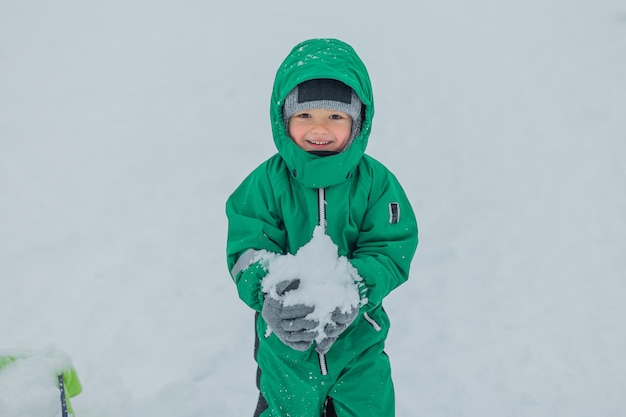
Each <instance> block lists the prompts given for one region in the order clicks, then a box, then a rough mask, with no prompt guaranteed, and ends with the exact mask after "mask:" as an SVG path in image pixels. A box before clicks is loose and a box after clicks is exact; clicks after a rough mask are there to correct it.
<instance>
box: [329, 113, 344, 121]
mask: <svg viewBox="0 0 626 417" xmlns="http://www.w3.org/2000/svg"><path fill="white" fill-rule="evenodd" d="M330 118H331V119H333V120H341V119H345V117H343V116H342V115H341V114H331V115H330Z"/></svg>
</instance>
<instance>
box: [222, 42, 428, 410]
mask: <svg viewBox="0 0 626 417" xmlns="http://www.w3.org/2000/svg"><path fill="white" fill-rule="evenodd" d="M373 114H374V105H373V99H372V89H371V84H370V80H369V75H368V73H367V70H366V68H365V65H364V64H363V62H362V61H361V59H360V58H359V56H358V55H357V54H356V52H355V51H354V50H353V49H352V47H351V46H349V45H347V44H346V43H344V42H342V41H339V40H336V39H312V40H308V41H305V42H302V43H300V44H298V45H296V46H295V47H294V48H293V50H292V51H291V53H290V54H289V55H288V56H287V58H286V59H285V60H284V62H283V63H282V65H281V66H280V68H279V69H278V72H277V74H276V79H275V81H274V88H273V92H272V98H271V105H270V117H271V122H272V134H273V137H274V143H275V145H276V147H277V148H278V153H277V154H276V155H274V156H273V157H271V158H270V159H268V160H267V161H265V162H264V163H263V164H261V165H260V166H259V167H258V168H257V169H255V170H254V171H253V172H252V173H251V174H250V175H249V176H248V177H247V178H246V179H245V180H244V181H243V183H242V184H241V185H240V186H239V187H238V188H237V190H235V192H234V193H233V194H232V195H231V196H230V198H229V199H228V201H227V203H226V213H227V216H228V220H229V228H228V241H227V260H228V267H229V269H230V270H231V275H232V278H233V280H234V281H235V283H236V285H237V290H238V293H239V297H240V298H241V299H242V300H243V301H244V302H245V303H246V304H247V305H248V306H250V307H251V308H252V309H254V310H255V311H256V312H257V313H256V332H257V338H256V346H255V359H256V361H257V363H258V373H257V386H258V388H259V391H260V395H259V401H258V405H257V410H256V412H255V414H254V415H255V417H270V416H272V417H278V416H295V417H320V416H322V415H324V416H331V415H333V416H338V417H354V416H359V417H367V416H372V417H374V416H375V417H392V416H393V415H394V392H393V384H392V380H391V370H390V364H389V360H388V357H387V355H386V354H385V352H384V351H383V348H384V342H385V339H386V336H387V332H388V330H389V319H388V317H387V315H386V313H385V311H384V310H383V308H382V301H383V298H384V297H385V296H386V295H387V294H389V293H390V292H391V291H392V290H393V289H395V288H396V287H397V286H399V285H400V284H402V283H403V282H405V281H406V280H407V279H408V276H409V267H410V263H411V260H412V258H413V255H414V253H415V249H416V247H417V224H416V221H415V216H414V214H413V210H412V208H411V205H410V203H409V200H408V198H407V197H406V195H405V193H404V191H403V189H402V187H401V186H400V184H399V183H398V181H397V179H396V178H395V177H394V176H393V174H391V173H390V172H389V171H388V170H387V168H385V167H384V166H383V165H382V164H381V163H379V162H377V161H375V160H374V159H373V158H371V157H369V156H368V155H365V148H366V145H367V141H368V138H369V134H370V131H371V126H372V117H373ZM319 227H322V228H323V230H324V232H325V234H326V235H327V236H328V237H329V238H330V239H331V240H332V242H333V243H334V244H335V245H336V246H337V248H338V255H339V256H340V257H345V258H347V259H348V260H349V263H350V265H351V267H353V268H354V269H355V270H356V273H358V279H355V280H354V281H355V282H354V291H356V293H355V294H356V296H357V297H358V299H360V303H359V304H358V306H357V308H348V309H346V308H339V306H338V308H337V309H336V310H335V311H334V312H333V314H332V315H331V317H332V321H333V322H332V323H331V324H329V325H326V326H325V327H324V328H323V330H322V331H321V332H322V333H323V334H322V333H320V330H319V328H320V327H319V326H318V324H319V323H317V322H316V320H315V319H314V317H315V316H314V315H313V314H312V313H313V312H314V310H315V308H316V306H315V305H310V304H307V303H301V304H298V303H295V304H294V303H286V302H285V299H286V296H287V295H288V294H291V293H295V292H297V291H299V288H298V287H299V286H300V279H299V278H300V277H298V276H294V277H293V279H289V280H284V281H282V282H280V283H277V284H276V285H274V286H272V288H271V289H269V290H268V289H267V288H265V287H264V285H263V282H264V279H265V278H266V277H267V275H268V269H267V264H266V263H264V262H263V261H262V259H261V257H260V256H259V254H260V253H272V254H275V256H278V257H287V256H293V254H296V253H297V252H298V250H299V249H300V248H302V247H303V246H305V245H306V244H307V243H309V242H310V241H311V239H312V236H313V234H314V231H315V230H316V229H317V228H319ZM328 279H333V278H332V277H329V278H328ZM316 329H318V330H316Z"/></svg>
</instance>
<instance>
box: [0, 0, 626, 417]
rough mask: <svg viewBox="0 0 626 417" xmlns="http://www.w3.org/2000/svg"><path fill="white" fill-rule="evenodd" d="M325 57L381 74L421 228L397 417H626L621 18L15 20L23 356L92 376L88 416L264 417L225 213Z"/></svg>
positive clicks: (552, 8) (0, 2)
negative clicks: (277, 77) (256, 411)
mask: <svg viewBox="0 0 626 417" xmlns="http://www.w3.org/2000/svg"><path fill="white" fill-rule="evenodd" d="M311 37H337V38H340V39H343V40H345V41H347V42H348V43H351V44H352V45H353V46H354V47H355V49H356V50H357V51H358V52H359V54H360V55H361V57H362V58H363V60H364V61H365V63H366V65H367V66H368V68H369V71H370V75H371V77H372V82H373V86H374V94H375V102H376V116H375V120H374V130H373V134H372V137H371V139H370V146H369V148H368V153H370V154H371V155H372V156H374V157H376V158H377V159H379V160H381V161H382V162H384V163H385V164H386V165H387V166H388V167H389V168H390V169H391V170H392V171H393V172H395V173H396V175H397V176H398V177H399V179H400V181H401V182H402V183H403V185H404V187H405V189H406V191H407V193H408V194H409V196H410V198H411V200H412V202H413V204H414V208H415V211H416V214H417V217H418V222H419V225H420V246H419V247H418V252H417V255H416V258H415V261H414V263H413V269H412V274H411V279H410V280H409V282H408V283H407V284H405V285H404V286H402V287H400V288H399V289H398V290H397V291H396V292H395V293H393V294H392V295H391V296H390V297H389V298H388V300H387V301H386V303H385V306H386V309H387V311H388V312H389V314H390V316H391V319H392V324H393V328H392V330H391V333H390V337H389V340H388V352H389V354H390V357H391V360H392V366H393V371H394V378H395V384H396V391H397V415H398V416H400V417H412V416H429V417H452V416H454V417H458V416H468V417H476V416H486V417H501V416H512V417H515V416H524V417H526V416H528V417H554V416H566V417H578V416H580V417H591V416H593V417H598V416H604V417H617V416H624V415H626V397H625V396H624V392H626V325H624V318H625V317H626V304H625V303H624V299H626V272H625V271H626V163H624V161H625V160H626V116H625V115H626V76H625V75H624V74H626V4H624V2H623V1H622V0H529V1H524V2H520V1H512V0H504V1H493V0H477V1H473V2H463V1H460V0H442V1H437V2H420V1H418V2H415V1H408V0H406V1H394V0H390V1H386V2H374V1H361V2H358V3H357V2H336V1H325V0H320V1H318V2H315V3H311V4H300V3H298V4H296V3H293V2H288V1H285V0H280V1H275V2H270V3H267V2H254V1H252V0H248V1H232V2H205V1H200V0H188V1H172V0H169V1H168V0H159V1H148V0H124V1H121V0H111V1H107V2H79V1H70V0H60V1H55V2H47V1H43V0H26V1H19V2H17V1H14V2H11V1H7V0H0V283H1V285H0V349H17V350H19V349H44V350H45V349H48V350H49V349H54V348H58V349H60V350H62V351H64V352H66V353H67V354H68V355H69V356H70V357H71V359H72V362H73V364H74V365H75V367H76V370H77V371H78V375H79V376H80V378H81V382H82V385H83V388H84V390H83V393H82V394H80V396H78V397H76V398H75V399H74V400H73V404H74V408H75V410H76V413H77V415H78V416H79V417H109V416H110V417H112V416H122V415H124V416H133V417H143V416H151V417H165V416H168V417H169V416H171V415H177V416H180V417H185V416H189V417H191V416H194V417H195V416H199V415H207V416H249V415H251V414H252V411H253V408H254V405H255V402H256V389H255V386H254V380H255V370H256V367H255V363H254V361H253V358H252V344H253V334H252V329H253V327H252V323H253V317H252V313H251V312H250V311H249V310H248V308H247V307H246V306H245V305H244V304H243V303H242V302H240V301H239V300H238V298H237V294H236V291H235V288H234V285H233V284H232V282H231V280H230V277H229V275H228V271H227V268H226V264H225V259H224V258H225V256H224V255H225V235H226V223H225V222H226V219H225V214H224V203H225V200H226V198H227V196H228V195H229V194H230V192H231V191H232V190H233V189H234V187H235V186H236V185H238V184H239V182H240V181H241V180H242V179H243V178H244V176H245V175H247V174H248V172H249V171H250V170H251V169H252V168H254V167H255V166H256V165H258V164H259V163H260V162H261V161H262V160H263V159H265V158H266V157H268V156H270V155H271V154H273V153H274V152H275V149H274V146H273V142H272V140H271V137H270V124H269V96H270V92H271V87H272V82H273V77H274V73H275V70H276V68H277V66H278V65H279V64H280V62H281V61H282V59H283V58H284V57H285V55H286V54H287V53H288V52H289V50H290V49H291V47H292V46H293V45H295V44H296V43H298V42H299V41H301V40H304V39H307V38H311ZM51 347H53V348H51ZM26 380H28V378H22V377H20V378H15V379H14V380H13V381H12V382H11V381H9V382H7V378H6V377H5V378H4V379H3V380H2V381H3V382H2V384H4V385H1V384H0V411H1V412H0V414H1V415H2V416H3V417H5V416H9V417H17V415H16V414H17V412H16V411H15V410H16V409H17V408H16V407H17V406H16V407H13V406H12V405H11V404H15V401H13V400H11V399H7V398H6V395H9V394H10V393H15V386H12V387H10V389H9V388H7V387H9V385H10V384H11V383H14V384H20V383H21V384H22V385H23V386H22V388H23V390H24V391H26V395H24V398H25V399H27V398H29V396H28V395H27V394H28V390H30V389H34V388H32V387H31V386H30V385H29V384H27V383H23V382H21V381H26ZM33 394H37V393H34V392H33ZM3 396H5V398H3ZM25 401H28V400H25ZM3 404H4V410H2V407H3ZM11 407H13V408H11ZM40 409H41V404H39V405H35V404H33V405H32V407H30V408H29V407H28V405H27V406H26V410H29V411H28V412H27V413H30V415H29V416H27V417H31V416H32V417H45V416H42V414H41V411H40ZM20 410H22V411H21V412H20V413H19V416H20V417H23V416H24V412H23V410H24V408H21V409H20ZM52 415H54V414H52Z"/></svg>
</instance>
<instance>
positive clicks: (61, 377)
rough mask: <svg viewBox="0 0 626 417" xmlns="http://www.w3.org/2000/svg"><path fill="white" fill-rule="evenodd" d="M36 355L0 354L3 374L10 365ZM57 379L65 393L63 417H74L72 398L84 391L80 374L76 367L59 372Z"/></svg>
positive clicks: (27, 353) (62, 401)
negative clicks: (4, 369) (79, 377)
mask: <svg viewBox="0 0 626 417" xmlns="http://www.w3.org/2000/svg"><path fill="white" fill-rule="evenodd" d="M35 355H36V354H34V353H33V352H20V353H16V354H10V355H1V354H0V372H2V369H3V368H4V367H6V366H7V365H9V364H12V363H14V362H18V361H20V360H26V359H28V358H29V357H32V356H35ZM56 378H58V387H59V389H61V390H62V391H63V396H62V397H61V406H62V410H63V413H62V416H64V417H65V416H68V415H69V416H74V415H75V414H74V409H73V408H72V404H71V402H70V398H72V397H75V396H77V395H78V394H80V393H81V392H82V390H83V387H82V385H81V383H80V380H79V379H78V374H77V373H76V370H75V369H74V367H73V366H71V367H69V368H68V369H63V370H59V373H58V376H56ZM56 378H55V379H56Z"/></svg>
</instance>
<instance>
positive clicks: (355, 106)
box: [283, 78, 362, 146]
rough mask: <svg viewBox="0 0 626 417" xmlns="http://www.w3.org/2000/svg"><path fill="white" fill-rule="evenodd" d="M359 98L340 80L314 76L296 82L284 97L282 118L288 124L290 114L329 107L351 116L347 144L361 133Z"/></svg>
mask: <svg viewBox="0 0 626 417" xmlns="http://www.w3.org/2000/svg"><path fill="white" fill-rule="evenodd" d="M361 107H362V105H361V100H360V99H359V96H357V95H356V93H355V92H354V90H352V89H351V88H350V87H348V86H347V85H345V84H344V83H342V82H341V81H337V80H332V79H327V78H316V79H313V80H309V81H305V82H303V83H301V84H298V86H297V87H296V88H294V89H293V90H291V92H290V93H289V94H288V95H287V97H286V98H285V105H284V107H283V118H284V120H285V126H287V127H288V126H289V119H290V118H291V116H293V115H294V114H296V113H297V112H299V111H303V110H309V109H331V110H338V111H342V112H344V113H347V114H348V115H349V116H350V117H352V131H351V133H350V138H349V139H348V145H347V146H350V144H351V143H352V141H353V140H354V138H356V137H357V136H359V133H361V122H362V121H361Z"/></svg>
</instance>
